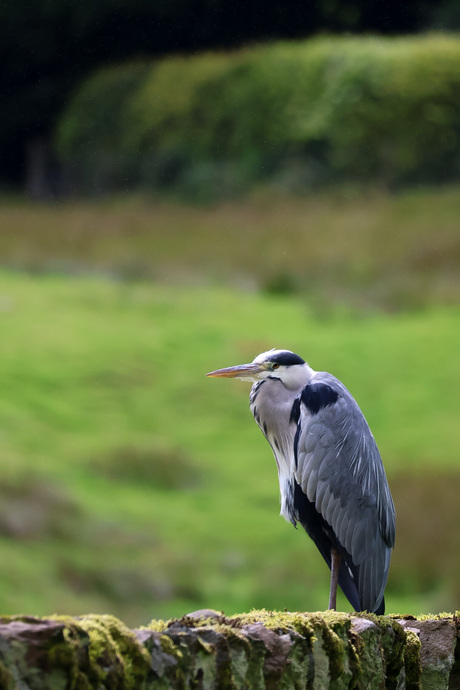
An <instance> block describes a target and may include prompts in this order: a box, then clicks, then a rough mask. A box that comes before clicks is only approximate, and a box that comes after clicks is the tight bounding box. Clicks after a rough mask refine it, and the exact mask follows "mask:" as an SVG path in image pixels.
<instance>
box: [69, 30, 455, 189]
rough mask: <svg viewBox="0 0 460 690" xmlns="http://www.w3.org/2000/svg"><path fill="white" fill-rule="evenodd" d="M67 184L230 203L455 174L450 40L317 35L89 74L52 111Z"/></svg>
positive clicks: (452, 44) (452, 45)
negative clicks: (284, 190) (327, 186)
mask: <svg viewBox="0 0 460 690" xmlns="http://www.w3.org/2000/svg"><path fill="white" fill-rule="evenodd" d="M57 146H58V149H59V152H60V154H61V156H62V157H63V159H65V160H66V161H68V162H71V163H72V166H73V168H74V170H75V171H76V178H77V180H78V179H80V180H83V179H86V180H90V181H91V185H92V186H94V187H96V188H97V187H98V179H99V180H100V178H101V172H100V171H101V168H102V169H103V171H104V175H103V177H104V176H105V179H106V182H105V184H106V185H108V186H109V187H110V186H112V187H132V186H136V185H137V186H147V187H152V188H161V187H163V188H165V187H166V188H168V187H171V188H173V189H176V190H179V191H182V192H186V193H190V194H195V193H200V192H201V191H202V190H203V189H209V190H210V193H213V194H221V195H229V194H233V193H235V192H238V191H240V190H241V189H243V188H244V187H246V186H248V185H251V184H253V183H255V182H257V181H259V180H263V179H270V180H271V181H272V182H273V183H275V184H278V185H284V186H286V187H288V188H291V189H293V190H302V189H308V188H311V187H314V186H316V185H318V184H321V183H328V182H331V181H340V180H348V181H350V180H351V181H354V182H357V183H361V182H363V183H364V182H365V183H367V182H369V181H375V182H377V183H383V184H385V185H388V186H401V185H407V184H413V183H420V182H423V183H437V182H442V181H445V180H448V179H455V178H458V177H459V176H460V38H456V37H454V36H441V35H433V36H426V37H418V38H389V39H388V38H366V39H362V38H327V39H326V38H321V39H314V40H309V41H305V42H301V43H277V44H271V45H265V46H260V47H253V48H248V49H245V50H242V51H239V52H235V53H206V54H203V55H199V56H194V57H174V58H170V59H165V60H162V61H159V62H154V63H152V64H150V65H143V66H140V65H124V66H121V67H114V68H112V69H108V70H107V69H106V70H104V71H102V72H98V73H96V74H95V75H93V76H92V77H91V78H90V79H89V80H88V81H87V82H85V83H84V84H82V85H81V87H80V89H79V90H78V91H77V93H76V94H75V96H74V98H73V100H72V102H71V103H70V104H69V106H68V107H67V109H66V111H65V112H64V113H63V114H62V117H61V121H60V124H59V128H58V132H57Z"/></svg>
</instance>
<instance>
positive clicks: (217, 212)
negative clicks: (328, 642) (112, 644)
mask: <svg viewBox="0 0 460 690" xmlns="http://www.w3.org/2000/svg"><path fill="white" fill-rule="evenodd" d="M459 30H460V11H459V6H458V4H457V3H456V2H453V1H452V0H443V1H441V2H439V0H437V1H436V2H435V1H434V0H433V1H428V0H427V1H426V2H424V3H420V2H415V1H412V0H407V2H405V3H394V4H391V3H368V2H363V1H362V0H347V1H346V2H343V1H342V2H336V1H335V0H321V1H317V2H314V1H307V0H306V1H305V2H302V3H299V2H292V1H290V0H286V2H284V3H279V2H271V1H270V0H264V2H263V3H262V2H260V1H259V0H248V1H247V2H246V3H237V2H235V1H234V0H233V1H232V2H229V1H228V0H206V1H204V0H203V1H201V2H194V3H192V2H190V1H189V0H170V1H169V2H168V3H163V2H161V3H160V2H156V1H155V0H150V1H148V0H134V1H133V0H130V2H129V3H128V2H126V1H125V0H117V1H115V0H99V1H98V2H96V3H95V2H89V1H88V0H81V1H80V2H79V3H78V4H76V3H64V2H62V0H47V1H45V0H37V1H36V2H34V3H30V2H28V3H25V2H24V0H19V1H18V2H16V3H4V4H3V5H2V6H1V7H0V61H1V64H2V71H1V75H0V84H1V93H2V98H1V99H0V336H1V337H0V390H1V395H0V562H1V564H2V566H1V568H0V613H2V614H10V613H24V614H31V615H32V614H34V615H47V614H51V613H63V614H64V613H69V614H83V613H87V612H101V613H113V614H115V615H118V616H120V617H121V618H122V619H124V620H125V621H126V622H127V623H128V624H130V625H139V624H145V623H147V622H148V621H149V620H150V619H152V618H162V617H163V618H164V617H170V616H176V615H181V614H183V613H186V612H190V611H193V610H195V609H197V608H209V607H210V608H216V609H219V610H223V611H224V612H225V613H227V614H232V613H238V612H242V611H248V610H250V609H251V608H254V607H256V608H260V607H266V608H269V609H284V608H286V609H289V610H320V609H324V608H325V607H326V605H327V596H328V587H329V573H328V570H327V568H326V566H325V565H324V564H323V562H322V559H321V557H320V556H319V554H318V552H317V550H316V548H315V547H314V545H313V544H312V543H311V542H310V541H309V539H308V538H307V536H306V535H305V534H303V533H302V532H301V530H297V531H296V530H294V529H292V527H291V526H290V525H288V524H286V523H285V522H284V520H283V519H282V518H280V517H279V514H278V513H279V497H278V482H277V476H276V467H275V462H274V459H273V458H272V457H271V452H270V449H269V447H268V445H267V443H266V442H265V441H264V439H263V437H262V435H261V434H260V432H259V430H258V429H257V427H256V425H255V424H254V422H253V420H252V416H251V414H250V412H249V409H248V393H249V385H248V384H242V383H239V382H225V381H219V380H209V379H206V378H205V376H204V374H205V373H206V372H207V371H210V370H212V369H215V368H218V367H223V366H229V365H232V364H238V363H243V362H246V361H251V360H252V359H253V358H254V357H255V355H257V354H258V353H259V352H261V351H264V350H266V349H269V348H271V347H286V348H289V349H292V350H294V351H297V352H299V354H301V355H302V356H304V357H305V358H306V359H307V360H308V361H309V363H310V364H311V365H312V366H313V367H314V368H315V369H319V370H320V369H325V370H328V371H331V372H332V373H334V374H335V375H337V376H338V377H339V378H340V379H341V380H342V381H343V382H344V383H345V384H346V385H347V386H348V387H349V388H350V389H351V391H352V392H353V394H354V395H355V397H356V398H357V400H358V402H359V404H360V405H361V407H362V409H363V411H364V412H365V415H366V417H367V419H368V421H369V423H370V426H371V428H372V430H373V432H374V435H375V437H376V439H377V442H378V444H379V447H380V449H381V453H382V457H383V460H384V464H385V466H386V469H387V474H388V477H389V482H390V486H391V489H392V492H393V496H394V499H395V504H396V510H397V541H396V549H395V552H394V557H393V561H392V568H391V570H390V578H389V583H388V588H387V594H386V599H387V611H388V612H390V613H396V612H401V613H414V614H419V613H429V612H432V613H437V612H439V611H443V610H446V611H453V610H455V609H458V608H459V601H460V584H459V582H460V580H459V577H458V571H459V568H460V555H459V554H460V548H459V547H460V537H459V530H458V496H459V495H460V462H459V438H460V431H459V423H458V391H459V388H460V364H459V357H458V353H459V351H460V270H459V269H460V267H459V261H460V227H459V225H460V221H459V218H460V34H459V33H458V32H459ZM339 606H340V607H343V609H344V610H349V605H348V603H347V602H346V601H345V599H344V598H343V597H342V598H341V599H340V600H339Z"/></svg>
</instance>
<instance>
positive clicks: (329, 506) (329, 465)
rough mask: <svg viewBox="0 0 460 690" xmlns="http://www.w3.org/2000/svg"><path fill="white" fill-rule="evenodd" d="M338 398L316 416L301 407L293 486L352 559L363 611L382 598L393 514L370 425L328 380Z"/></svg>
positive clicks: (343, 391)
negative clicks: (311, 505)
mask: <svg viewBox="0 0 460 690" xmlns="http://www.w3.org/2000/svg"><path fill="white" fill-rule="evenodd" d="M327 377H328V378H327V379H326V380H325V381H324V385H328V386H330V387H332V388H333V389H334V391H335V392H337V393H338V397H337V399H336V401H335V402H333V403H331V404H327V405H326V406H324V407H322V408H320V409H319V410H317V411H313V412H312V411H311V410H310V409H308V406H307V405H306V404H302V403H301V405H300V410H299V419H298V428H297V432H298V433H297V435H296V444H297V445H296V448H295V457H296V481H297V483H298V484H299V485H300V487H301V489H302V491H303V493H304V494H306V496H307V498H308V500H309V501H311V502H312V503H313V504H314V506H315V508H316V510H317V511H318V513H320V515H321V516H322V518H323V519H324V520H325V521H326V522H327V523H328V524H329V525H330V527H331V528H332V531H333V533H334V535H335V537H336V539H337V540H338V541H339V542H340V544H341V546H342V547H343V548H344V549H345V550H346V552H347V553H348V554H350V556H351V559H352V562H353V565H354V566H355V568H354V569H353V570H354V573H355V575H354V579H355V580H356V579H357V582H355V584H356V588H357V590H358V595H359V599H360V606H361V607H362V609H363V610H364V609H366V610H368V611H374V610H376V608H378V606H379V605H380V602H381V601H382V599H383V592H384V589H385V585H386V581H387V577H388V570H389V565H390V556H391V548H392V547H393V545H394V540H395V510H394V505H393V500H392V498H391V494H390V489H389V487H388V482H387V479H386V476H385V470H384V468H383V464H382V460H381V458H380V454H379V451H378V448H377V445H376V443H375V440H374V437H373V436H372V433H371V431H370V429H369V426H368V424H367V422H366V420H365V418H364V416H363V414H362V412H361V410H360V409H359V407H358V404H357V403H356V401H355V400H354V398H353V397H352V396H351V394H350V393H349V391H348V390H347V389H346V388H345V387H344V386H343V385H342V384H341V383H340V381H338V380H337V379H335V378H334V377H332V376H330V375H327Z"/></svg>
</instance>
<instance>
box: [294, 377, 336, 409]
mask: <svg viewBox="0 0 460 690" xmlns="http://www.w3.org/2000/svg"><path fill="white" fill-rule="evenodd" d="M300 397H301V400H302V402H303V404H304V405H305V407H306V408H307V410H308V411H309V412H311V414H318V412H319V411H320V410H322V409H323V407H328V406H329V405H333V404H334V403H335V402H337V398H338V397H339V394H338V393H337V391H335V390H334V389H333V388H331V386H328V385H327V383H310V384H309V385H308V386H305V388H304V389H303V391H302V394H301V396H300ZM294 404H295V403H294ZM291 415H292V412H291Z"/></svg>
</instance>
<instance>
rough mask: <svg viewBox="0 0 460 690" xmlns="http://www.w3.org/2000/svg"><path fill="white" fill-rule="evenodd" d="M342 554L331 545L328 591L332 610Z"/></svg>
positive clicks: (335, 601) (335, 598)
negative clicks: (329, 588) (329, 586)
mask: <svg viewBox="0 0 460 690" xmlns="http://www.w3.org/2000/svg"><path fill="white" fill-rule="evenodd" d="M341 560H342V554H340V553H339V552H338V551H337V550H336V549H334V547H333V546H332V547H331V590H330V592H329V608H330V609H332V610H333V611H335V610H336V608H337V585H338V582H339V570H340V562H341Z"/></svg>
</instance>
